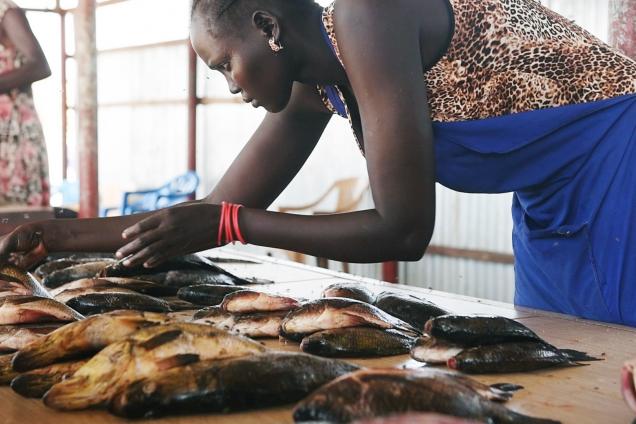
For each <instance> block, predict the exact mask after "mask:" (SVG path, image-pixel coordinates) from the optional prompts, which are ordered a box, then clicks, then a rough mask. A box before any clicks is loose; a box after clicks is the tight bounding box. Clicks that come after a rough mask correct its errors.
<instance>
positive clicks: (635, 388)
mask: <svg viewBox="0 0 636 424" xmlns="http://www.w3.org/2000/svg"><path fill="white" fill-rule="evenodd" d="M621 393H622V394H623V399H625V402H626V403H627V406H629V407H630V408H631V409H632V411H634V412H636V359H632V360H631V361H627V362H625V364H624V365H623V369H622V370H621Z"/></svg>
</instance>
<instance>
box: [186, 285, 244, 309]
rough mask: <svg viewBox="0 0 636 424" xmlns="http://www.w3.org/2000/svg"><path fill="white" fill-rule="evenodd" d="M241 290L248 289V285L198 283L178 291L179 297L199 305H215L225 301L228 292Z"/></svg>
mask: <svg viewBox="0 0 636 424" xmlns="http://www.w3.org/2000/svg"><path fill="white" fill-rule="evenodd" d="M239 290H247V287H245V286H228V285H225V284H196V285H193V286H186V287H182V288H180V289H179V291H178V292H177V297H178V298H179V299H183V300H186V301H188V302H192V303H194V304H197V305H204V306H215V305H218V304H219V303H221V302H222V301H223V298H224V297H225V295H226V294H229V293H233V292H235V291H239Z"/></svg>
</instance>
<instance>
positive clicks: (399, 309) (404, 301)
mask: <svg viewBox="0 0 636 424" xmlns="http://www.w3.org/2000/svg"><path fill="white" fill-rule="evenodd" d="M373 305H375V306H376V307H378V308H380V309H382V310H383V311H384V312H386V313H387V314H390V315H393V316H394V317H397V318H399V319H401V320H402V321H404V322H408V323H409V324H411V325H412V326H413V327H415V328H417V329H418V330H420V331H423V330H424V325H425V324H426V322H427V321H428V320H429V319H431V318H434V317H438V316H440V315H446V314H448V313H449V312H448V311H446V310H445V309H443V308H440V307H439V306H437V305H436V304H434V303H433V302H429V301H428V300H425V299H420V298H418V297H415V296H411V295H406V294H396V293H390V292H382V293H380V294H379V295H378V296H377V298H376V299H375V303H373Z"/></svg>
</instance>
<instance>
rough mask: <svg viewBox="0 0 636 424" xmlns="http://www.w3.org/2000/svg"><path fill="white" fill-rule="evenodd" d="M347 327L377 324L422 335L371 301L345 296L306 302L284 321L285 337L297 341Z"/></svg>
mask: <svg viewBox="0 0 636 424" xmlns="http://www.w3.org/2000/svg"><path fill="white" fill-rule="evenodd" d="M345 327H376V328H384V329H395V330H399V331H401V332H402V333H404V334H408V335H412V336H414V337H415V336H419V335H420V334H421V333H420V332H419V331H418V330H416V329H415V328H413V327H411V325H409V324H407V323H406V322H404V321H402V320H401V319H399V318H395V317H394V316H391V315H389V314H387V313H386V312H384V311H382V310H381V309H378V308H376V307H375V306H373V305H369V304H368V303H364V302H360V301H359V300H354V299H345V298H343V297H324V298H321V299H317V300H313V301H310V302H306V303H304V304H302V306H301V307H300V308H298V309H296V310H293V311H291V312H290V313H289V314H287V316H286V317H285V319H284V320H283V322H282V323H281V336H283V337H285V338H287V339H290V340H295V341H300V340H302V339H303V338H304V337H305V336H307V335H309V334H312V333H316V332H318V331H322V330H332V329H335V328H345Z"/></svg>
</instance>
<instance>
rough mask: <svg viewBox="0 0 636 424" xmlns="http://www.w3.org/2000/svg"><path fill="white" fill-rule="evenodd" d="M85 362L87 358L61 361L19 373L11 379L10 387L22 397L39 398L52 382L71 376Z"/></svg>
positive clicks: (51, 385)
mask: <svg viewBox="0 0 636 424" xmlns="http://www.w3.org/2000/svg"><path fill="white" fill-rule="evenodd" d="M86 362H87V360H82V361H74V362H63V363H60V364H53V365H49V366H48V367H45V368H40V369H37V370H33V371H29V372H27V373H24V374H20V375H18V376H17V377H15V378H14V379H13V380H12V381H11V388H12V389H13V391H14V392H16V393H18V394H19V395H21V396H23V397H27V398H37V399H39V398H41V397H42V396H44V394H45V393H46V392H47V391H48V390H49V389H50V388H51V387H53V385H54V384H57V383H59V382H61V381H64V380H65V379H67V378H68V377H70V376H72V375H73V374H74V373H75V371H77V370H78V369H80V368H81V367H82V366H83V365H84V364H85V363H86Z"/></svg>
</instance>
